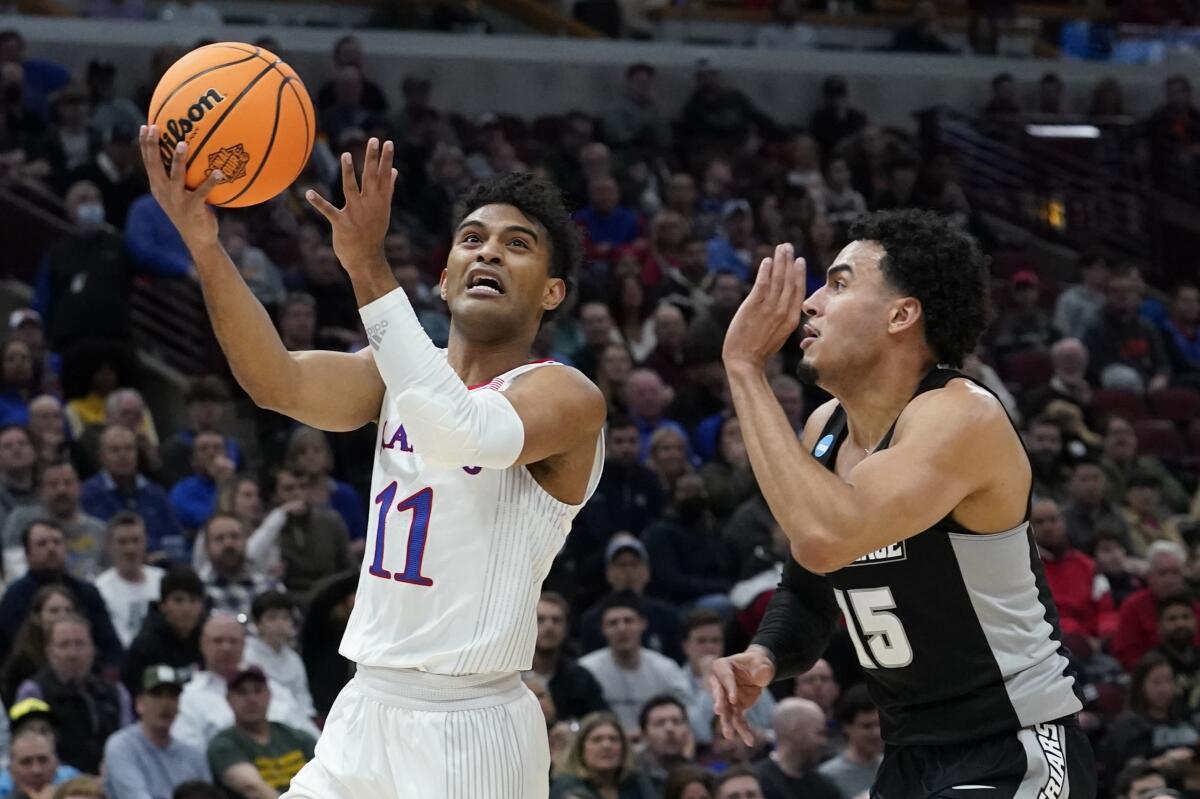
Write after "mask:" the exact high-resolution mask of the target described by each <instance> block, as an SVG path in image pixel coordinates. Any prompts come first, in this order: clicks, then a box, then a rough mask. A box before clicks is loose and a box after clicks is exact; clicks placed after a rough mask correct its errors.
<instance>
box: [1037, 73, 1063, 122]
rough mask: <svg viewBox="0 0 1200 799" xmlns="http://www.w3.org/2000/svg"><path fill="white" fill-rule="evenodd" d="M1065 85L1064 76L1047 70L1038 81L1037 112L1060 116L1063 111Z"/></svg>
mask: <svg viewBox="0 0 1200 799" xmlns="http://www.w3.org/2000/svg"><path fill="white" fill-rule="evenodd" d="M1064 88H1065V87H1064V85H1063V81H1062V78H1060V77H1059V76H1058V75H1055V74H1054V73H1053V72H1047V73H1046V74H1045V75H1043V76H1042V79H1041V80H1040V81H1038V98H1037V113H1038V114H1041V115H1042V116H1059V115H1060V114H1062V113H1063V107H1062V100H1063V90H1064Z"/></svg>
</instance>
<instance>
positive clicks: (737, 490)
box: [676, 415, 758, 526]
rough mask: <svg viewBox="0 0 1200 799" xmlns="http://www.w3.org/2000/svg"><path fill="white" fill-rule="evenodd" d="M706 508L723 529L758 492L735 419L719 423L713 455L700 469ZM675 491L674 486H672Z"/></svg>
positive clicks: (739, 424) (727, 417)
mask: <svg viewBox="0 0 1200 799" xmlns="http://www.w3.org/2000/svg"><path fill="white" fill-rule="evenodd" d="M700 477H701V479H703V480H704V488H705V492H706V493H707V495H708V498H709V505H710V508H711V510H712V512H713V514H714V516H715V517H716V520H717V522H718V524H720V525H722V526H723V525H724V523H725V522H726V521H728V520H729V517H730V516H732V515H733V512H734V511H735V510H737V508H738V506H739V505H741V504H742V503H743V502H745V501H746V500H748V499H750V497H752V496H754V494H755V493H756V492H757V491H758V484H757V483H756V482H755V479H754V473H753V472H752V471H751V470H750V458H749V456H748V455H747V454H746V444H745V442H744V441H743V440H742V425H741V423H740V422H739V421H738V419H737V417H736V416H732V415H730V416H726V417H724V418H723V419H722V420H721V423H720V427H719V431H718V433H717V451H716V453H715V454H714V456H713V458H712V460H710V461H709V462H708V463H706V464H704V466H702V467H701V468H700ZM676 487H677V488H678V484H676Z"/></svg>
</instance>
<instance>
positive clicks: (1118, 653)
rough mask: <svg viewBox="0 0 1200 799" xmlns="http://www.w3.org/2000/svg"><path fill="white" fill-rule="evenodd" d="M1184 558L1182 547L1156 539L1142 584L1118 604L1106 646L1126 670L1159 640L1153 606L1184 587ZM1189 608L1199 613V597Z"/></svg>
mask: <svg viewBox="0 0 1200 799" xmlns="http://www.w3.org/2000/svg"><path fill="white" fill-rule="evenodd" d="M1185 561H1186V555H1185V554H1184V551H1183V547H1181V546H1179V545H1178V544H1176V543H1173V542H1171V541H1159V542H1157V543H1155V544H1151V545H1150V548H1149V550H1147V552H1146V563H1147V567H1146V575H1145V576H1146V587H1145V588H1143V589H1141V590H1140V591H1135V592H1134V593H1132V594H1130V595H1129V597H1127V598H1126V599H1125V601H1124V602H1122V603H1121V610H1120V614H1119V616H1118V621H1117V632H1116V635H1114V636H1113V639H1112V645H1111V647H1110V648H1111V650H1112V654H1113V656H1114V657H1116V658H1117V660H1119V661H1121V665H1122V666H1123V667H1124V668H1125V670H1126V671H1133V668H1134V666H1136V665H1137V662H1138V661H1139V660H1141V659H1142V656H1143V655H1145V654H1146V653H1147V652H1149V651H1150V650H1151V649H1153V648H1154V647H1156V646H1158V645H1159V644H1160V643H1161V641H1160V640H1159V632H1158V610H1157V605H1158V603H1159V602H1161V601H1163V600H1165V599H1166V598H1168V597H1172V596H1175V595H1176V594H1180V593H1183V591H1184V590H1185V588H1186V583H1185V582H1184V579H1183V565H1184V562H1185ZM1193 608H1194V610H1195V611H1196V612H1197V614H1200V600H1198V601H1194V602H1193ZM1197 635H1198V637H1197V639H1196V643H1198V644H1200V631H1198V632H1197Z"/></svg>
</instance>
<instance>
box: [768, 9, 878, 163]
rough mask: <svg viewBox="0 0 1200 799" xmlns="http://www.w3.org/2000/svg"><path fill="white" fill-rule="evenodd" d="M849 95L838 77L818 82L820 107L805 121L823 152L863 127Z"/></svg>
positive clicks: (864, 121)
mask: <svg viewBox="0 0 1200 799" xmlns="http://www.w3.org/2000/svg"><path fill="white" fill-rule="evenodd" d="M779 1H780V2H785V3H786V2H792V1H794V0H779ZM849 95H850V90H849V88H848V87H847V85H846V79H845V78H844V77H842V76H841V75H830V76H829V77H827V78H826V79H825V80H824V81H823V82H822V83H821V105H820V106H819V107H818V108H817V110H815V111H813V114H812V117H810V118H809V121H808V129H809V130H810V131H811V132H812V135H813V138H814V139H816V142H817V144H818V146H820V148H821V152H823V153H827V154H832V153H833V152H834V151H835V150H836V149H837V147H838V145H839V144H841V143H842V142H844V141H846V140H847V139H849V138H850V137H851V136H854V135H855V134H857V133H858V132H859V131H861V130H862V129H863V128H864V127H865V126H866V124H867V115H866V114H864V113H863V112H862V111H860V110H858V109H857V108H852V107H851V106H850V101H849V99H848V98H849Z"/></svg>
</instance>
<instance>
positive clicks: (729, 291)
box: [688, 274, 746, 352]
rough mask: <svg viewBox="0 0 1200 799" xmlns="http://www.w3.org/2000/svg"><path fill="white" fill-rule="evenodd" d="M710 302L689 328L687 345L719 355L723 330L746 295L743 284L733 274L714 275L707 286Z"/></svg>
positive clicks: (723, 335)
mask: <svg viewBox="0 0 1200 799" xmlns="http://www.w3.org/2000/svg"><path fill="white" fill-rule="evenodd" d="M708 293H709V295H710V296H711V297H712V302H711V303H710V304H709V306H708V307H707V308H705V309H704V312H703V313H699V314H696V316H695V317H693V318H692V321H691V324H690V326H689V327H688V342H689V344H691V345H694V346H696V347H699V348H701V349H702V350H705V351H716V352H720V343H721V342H722V341H723V340H724V339H725V331H726V330H728V329H729V323H730V322H732V321H733V315H734V314H735V313H737V309H738V307H739V306H741V304H742V299H743V298H744V297H745V296H746V290H745V284H744V283H743V282H742V281H741V280H740V279H739V278H738V277H737V275H733V274H716V275H714V276H713V278H712V282H711V284H710V285H709V291H708Z"/></svg>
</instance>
